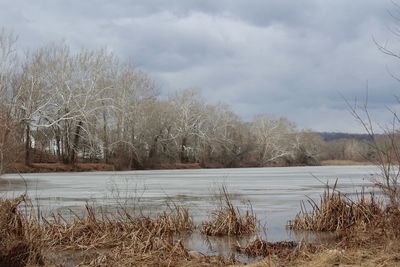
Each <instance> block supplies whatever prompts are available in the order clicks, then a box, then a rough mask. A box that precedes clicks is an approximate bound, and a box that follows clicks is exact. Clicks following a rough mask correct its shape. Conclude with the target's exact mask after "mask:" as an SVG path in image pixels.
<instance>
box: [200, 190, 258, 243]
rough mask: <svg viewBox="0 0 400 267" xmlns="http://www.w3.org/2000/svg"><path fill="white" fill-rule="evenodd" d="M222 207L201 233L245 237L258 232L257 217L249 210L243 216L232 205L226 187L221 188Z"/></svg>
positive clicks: (205, 224)
mask: <svg viewBox="0 0 400 267" xmlns="http://www.w3.org/2000/svg"><path fill="white" fill-rule="evenodd" d="M220 191H221V193H222V194H221V195H222V199H221V204H220V205H221V206H220V207H219V208H218V209H217V210H216V211H214V212H213V215H212V217H211V219H210V221H208V222H204V223H203V225H202V228H201V233H202V234H205V235H208V236H243V235H248V234H254V233H256V232H257V225H258V221H257V217H256V215H255V214H253V211H252V209H251V207H250V208H248V209H247V210H246V211H245V212H244V213H243V214H242V213H241V212H240V210H239V208H238V207H235V206H234V205H233V204H232V201H231V199H230V197H229V194H228V192H227V189H226V187H224V186H222V188H221V190H220Z"/></svg>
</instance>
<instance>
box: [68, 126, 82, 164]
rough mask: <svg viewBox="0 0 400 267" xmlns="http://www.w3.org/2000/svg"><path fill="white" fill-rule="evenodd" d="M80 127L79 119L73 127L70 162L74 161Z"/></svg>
mask: <svg viewBox="0 0 400 267" xmlns="http://www.w3.org/2000/svg"><path fill="white" fill-rule="evenodd" d="M81 128H82V121H79V123H78V125H77V126H76V128H75V135H74V143H73V144H72V150H71V154H70V155H71V161H70V162H71V163H72V164H74V163H75V162H76V151H77V150H78V145H79V137H80V131H81Z"/></svg>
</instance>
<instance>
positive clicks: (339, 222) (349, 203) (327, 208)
mask: <svg viewBox="0 0 400 267" xmlns="http://www.w3.org/2000/svg"><path fill="white" fill-rule="evenodd" d="M308 203H309V204H310V206H311V207H312V210H311V212H308V211H307V208H306V205H305V204H304V202H303V203H302V210H301V212H300V213H299V214H298V215H297V216H296V218H295V219H294V220H293V221H290V222H289V224H288V227H289V228H290V229H292V230H309V231H330V232H332V231H342V230H346V229H349V228H352V227H355V226H361V225H369V224H371V223H373V222H376V220H378V219H379V218H381V217H382V216H384V210H383V208H382V207H383V204H382V203H381V202H379V201H377V200H376V199H375V197H374V195H372V194H370V195H366V194H365V193H360V194H359V195H358V199H356V200H352V199H350V198H349V197H347V196H346V195H344V194H342V193H341V192H340V191H337V190H336V183H335V185H334V186H333V188H330V187H329V186H327V188H326V190H325V192H324V194H323V195H322V196H321V199H320V203H319V205H318V204H317V203H315V202H314V201H313V200H311V199H309V200H308Z"/></svg>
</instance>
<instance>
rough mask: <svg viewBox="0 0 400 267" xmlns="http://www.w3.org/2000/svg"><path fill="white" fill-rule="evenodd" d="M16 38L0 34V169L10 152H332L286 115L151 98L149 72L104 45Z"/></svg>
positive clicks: (53, 157)
mask: <svg viewBox="0 0 400 267" xmlns="http://www.w3.org/2000/svg"><path fill="white" fill-rule="evenodd" d="M16 43H17V38H15V36H14V35H13V34H12V33H9V32H7V31H5V30H3V31H2V32H1V33H0V173H1V172H2V171H3V170H4V169H6V168H8V167H9V166H10V165H11V164H13V163H14V162H16V161H22V162H24V163H25V164H27V165H29V164H31V163H32V162H38V161H39V162H40V161H41V162H46V161H57V162H63V163H67V164H74V163H76V162H78V161H79V162H104V163H111V164H113V165H114V166H115V167H116V168H117V169H141V168H151V167H157V166H159V165H160V164H163V163H199V164H201V165H203V166H205V167H207V166H221V167H239V166H267V165H304V164H306V165H310V164H318V162H319V161H320V160H321V159H324V158H334V157H335V156H337V155H338V154H340V153H341V152H337V151H336V152H334V149H336V148H337V147H338V146H337V145H335V146H333V147H331V149H329V144H328V143H327V142H325V141H324V140H323V139H322V138H321V136H320V135H319V134H317V133H313V132H311V131H307V130H304V129H299V128H298V127H296V125H295V123H293V122H291V121H289V120H288V119H286V118H277V117H273V116H269V115H266V114H262V115H258V116H256V117H255V118H254V119H253V120H252V121H250V122H246V121H243V120H241V119H240V117H239V116H238V115H237V114H235V113H234V112H233V111H232V109H231V107H230V106H229V105H227V104H224V103H218V104H210V103H207V102H206V101H205V99H204V98H203V97H202V96H201V94H200V93H199V91H197V90H193V89H187V90H180V91H176V92H175V93H173V94H171V95H169V96H168V97H167V98H160V97H159V95H160V90H159V88H158V87H157V86H156V84H155V82H154V81H153V80H152V78H151V77H150V76H149V75H148V74H146V73H144V72H143V71H141V70H139V69H138V68H136V67H135V66H134V65H132V64H129V63H125V62H121V61H120V60H119V58H118V57H117V56H115V55H114V54H112V53H110V52H108V51H106V50H85V49H84V50H80V51H78V52H72V51H71V49H70V48H69V47H68V46H67V45H48V46H44V47H41V48H39V49H37V50H35V51H32V52H29V53H26V54H25V55H24V56H21V55H19V54H18V52H17V49H16ZM358 146H360V145H358ZM346 149H348V146H346ZM354 149H355V148H354ZM357 149H359V148H357ZM329 150H330V151H329ZM329 153H331V154H332V153H333V154H335V153H336V154H335V155H329ZM352 153H353V152H352ZM354 153H356V152H354ZM357 153H358V152H357ZM347 156H348V155H347ZM347 156H345V155H343V157H347Z"/></svg>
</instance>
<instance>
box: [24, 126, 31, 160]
mask: <svg viewBox="0 0 400 267" xmlns="http://www.w3.org/2000/svg"><path fill="white" fill-rule="evenodd" d="M30 164H31V127H30V126H29V124H27V125H26V128H25V165H28V166H29V165H30Z"/></svg>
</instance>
